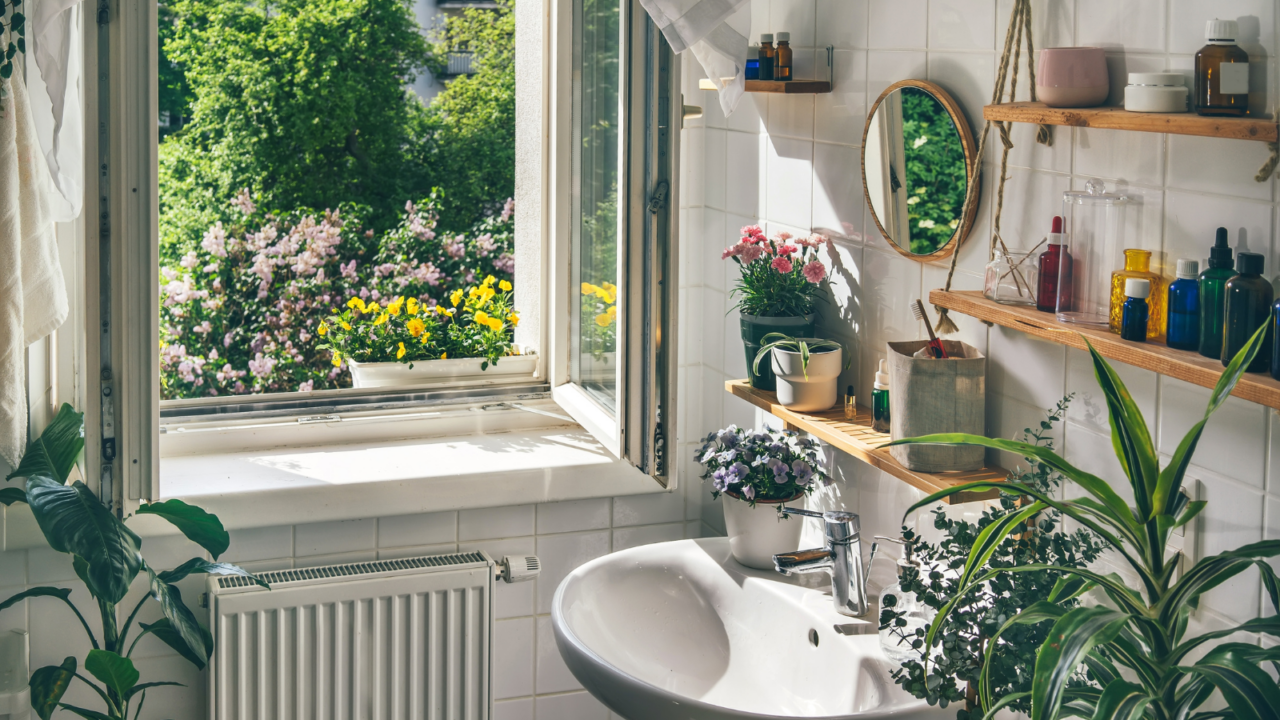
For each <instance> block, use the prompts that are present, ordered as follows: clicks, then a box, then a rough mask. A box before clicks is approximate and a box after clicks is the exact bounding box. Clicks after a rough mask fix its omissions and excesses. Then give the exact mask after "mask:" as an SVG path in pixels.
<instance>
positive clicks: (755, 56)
mask: <svg viewBox="0 0 1280 720" xmlns="http://www.w3.org/2000/svg"><path fill="white" fill-rule="evenodd" d="M743 76H744V78H745V79H747V80H759V79H760V46H759V45H748V46H747V67H746V70H745V71H744V74H743Z"/></svg>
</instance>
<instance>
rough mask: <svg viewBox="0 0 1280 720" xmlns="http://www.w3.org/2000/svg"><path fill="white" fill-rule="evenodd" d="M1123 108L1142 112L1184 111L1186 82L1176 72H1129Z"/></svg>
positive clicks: (1185, 108) (1185, 106) (1185, 105)
mask: <svg viewBox="0 0 1280 720" xmlns="http://www.w3.org/2000/svg"><path fill="white" fill-rule="evenodd" d="M1124 109H1125V110H1128V111H1129V112H1144V113H1182V112H1186V111H1187V85H1186V82H1185V81H1184V78H1183V77H1182V75H1180V74H1178V73H1129V85H1128V86H1127V87H1125V89H1124Z"/></svg>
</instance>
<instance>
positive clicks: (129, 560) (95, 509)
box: [27, 476, 142, 605]
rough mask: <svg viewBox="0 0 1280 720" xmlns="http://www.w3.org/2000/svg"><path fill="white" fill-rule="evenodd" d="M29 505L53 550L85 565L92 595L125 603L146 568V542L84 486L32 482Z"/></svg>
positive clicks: (29, 483)
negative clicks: (76, 558) (144, 563)
mask: <svg viewBox="0 0 1280 720" xmlns="http://www.w3.org/2000/svg"><path fill="white" fill-rule="evenodd" d="M27 501H28V503H29V504H30V505H31V512H32V514H34V515H35V517H36V522H37V523H39V525H40V529H41V530H42V531H43V532H44V536H45V539H46V540H47V541H48V542H49V547H51V548H53V549H54V550H56V551H58V552H62V553H71V554H72V555H76V556H77V557H80V558H83V559H84V561H85V563H87V565H88V572H87V576H86V577H85V581H86V583H87V584H88V585H89V591H90V592H91V593H93V595H94V596H95V597H98V598H100V599H102V600H105V601H107V602H109V603H111V604H113V605H114V604H117V603H119V602H120V601H121V600H122V599H124V596H125V594H126V593H128V592H129V583H131V582H133V579H134V578H135V577H137V575H138V572H139V571H140V570H141V568H142V554H141V552H140V551H139V547H140V546H141V545H142V540H141V539H140V538H139V537H138V536H137V535H135V534H134V533H133V531H132V530H130V529H129V528H127V527H125V525H124V523H122V522H120V520H119V519H117V518H116V516H115V515H114V514H113V513H112V512H111V511H110V510H108V509H107V507H106V506H105V505H103V504H102V502H101V501H99V500H98V498H97V497H95V496H94V494H93V493H92V492H90V491H89V488H87V487H85V484H84V483H82V482H79V481H77V482H75V483H73V484H71V485H63V484H61V483H59V482H57V481H56V480H54V479H51V478H47V477H42V476H37V477H33V478H29V479H28V480H27Z"/></svg>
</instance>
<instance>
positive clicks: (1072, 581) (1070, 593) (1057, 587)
mask: <svg viewBox="0 0 1280 720" xmlns="http://www.w3.org/2000/svg"><path fill="white" fill-rule="evenodd" d="M1093 587H1094V585H1093V583H1091V582H1089V581H1088V580H1085V579H1084V578H1082V577H1078V576H1074V575H1071V576H1063V577H1060V578H1058V581H1057V582H1055V583H1054V584H1053V590H1051V591H1049V598H1048V599H1049V602H1051V603H1061V602H1069V601H1071V600H1075V599H1076V598H1078V597H1080V596H1081V595H1083V594H1085V593H1087V592H1089V590H1091V589H1092V588H1093ZM1063 612H1066V611H1065V610H1064V611H1063Z"/></svg>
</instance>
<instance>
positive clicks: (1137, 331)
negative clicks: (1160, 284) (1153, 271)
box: [1120, 278, 1151, 342]
mask: <svg viewBox="0 0 1280 720" xmlns="http://www.w3.org/2000/svg"><path fill="white" fill-rule="evenodd" d="M1124 295H1125V301H1124V306H1123V307H1122V308H1121V310H1120V337H1121V338H1122V339H1124V340H1132V341H1134V342H1146V341H1147V319H1148V318H1147V315H1148V311H1147V297H1148V296H1149V295H1151V281H1150V280H1147V279H1146V278H1129V279H1127V280H1125V281H1124Z"/></svg>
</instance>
